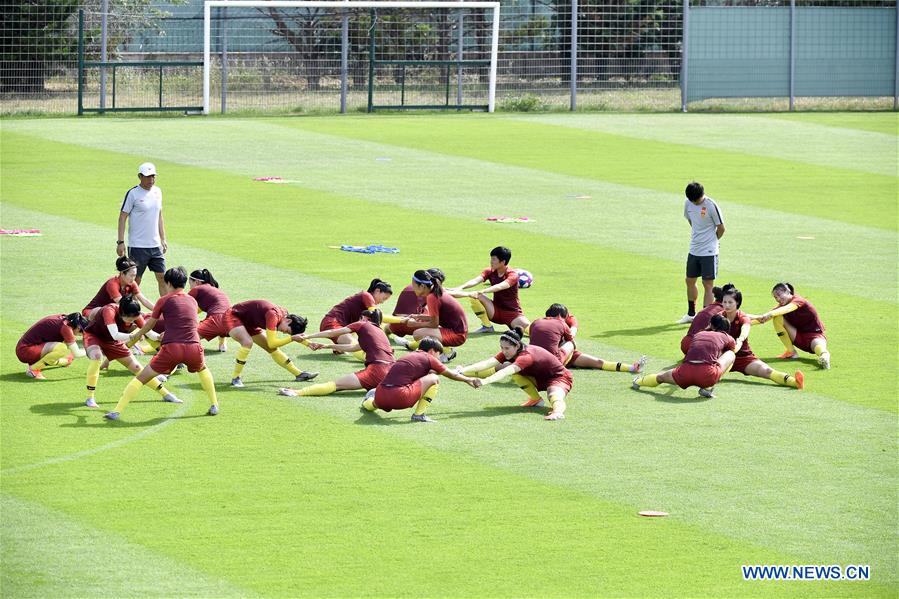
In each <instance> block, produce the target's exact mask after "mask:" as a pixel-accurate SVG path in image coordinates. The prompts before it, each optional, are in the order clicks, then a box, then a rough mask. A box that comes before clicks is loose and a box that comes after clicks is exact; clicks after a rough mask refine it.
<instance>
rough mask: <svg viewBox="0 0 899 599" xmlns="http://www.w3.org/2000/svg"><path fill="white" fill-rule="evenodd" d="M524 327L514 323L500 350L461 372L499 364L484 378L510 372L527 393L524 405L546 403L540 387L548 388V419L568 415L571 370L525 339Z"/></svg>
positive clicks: (501, 340) (491, 380)
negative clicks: (523, 340) (566, 410)
mask: <svg viewBox="0 0 899 599" xmlns="http://www.w3.org/2000/svg"><path fill="white" fill-rule="evenodd" d="M523 336H524V331H522V330H521V328H520V327H515V328H513V329H510V330H508V331H506V332H505V333H503V334H502V335H501V336H500V338H499V349H500V351H499V353H498V354H496V355H495V356H493V357H492V358H487V359H486V360H483V361H481V362H477V363H475V364H472V365H470V366H468V367H465V368H462V369H461V373H462V374H467V375H472V374H478V373H480V372H482V371H484V370H485V369H489V368H499V369H498V370H497V371H496V372H495V373H493V374H491V375H490V376H488V377H487V378H485V379H484V380H482V381H481V384H482V385H489V384H491V383H495V382H497V381H501V380H503V379H504V378H506V377H509V376H511V377H512V380H514V381H515V383H516V384H517V385H518V386H519V387H520V388H521V389H522V390H523V391H524V392H525V393H527V395H528V398H529V399H528V401H526V402H524V403H523V404H521V405H522V406H539V405H541V404H542V403H543V398H542V397H540V393H539V392H540V391H546V396H547V398H548V400H549V405H550V408H551V410H550V412H549V414H547V415H546V416H544V418H545V419H546V420H561V419H563V418H565V408H566V403H565V398H566V397H567V396H568V393H569V392H570V391H571V385H572V382H573V381H572V379H571V373H570V372H568V370H567V369H566V368H565V366H564V365H563V364H562V362H560V361H559V359H558V358H557V357H556V356H554V355H553V354H551V353H550V352H548V351H546V350H545V349H543V348H542V347H538V346H536V345H533V344H531V345H527V344H525V343H523V342H522V340H521V339H522V337H523Z"/></svg>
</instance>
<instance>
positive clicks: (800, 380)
mask: <svg viewBox="0 0 899 599" xmlns="http://www.w3.org/2000/svg"><path fill="white" fill-rule="evenodd" d="M793 378H795V379H796V388H797V389H805V375H804V374H802V371H801V370H797V371H796V374H794V375H793Z"/></svg>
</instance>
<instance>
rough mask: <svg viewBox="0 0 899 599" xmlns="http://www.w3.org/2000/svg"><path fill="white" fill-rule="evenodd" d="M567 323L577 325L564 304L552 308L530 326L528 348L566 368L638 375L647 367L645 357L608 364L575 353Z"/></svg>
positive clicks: (554, 305) (576, 351)
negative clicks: (540, 350) (546, 354)
mask: <svg viewBox="0 0 899 599" xmlns="http://www.w3.org/2000/svg"><path fill="white" fill-rule="evenodd" d="M568 322H574V323H575V324H576V323H577V320H575V319H574V317H573V316H571V315H570V314H569V313H568V308H567V307H565V305H564V304H553V305H551V306H550V307H549V308H548V309H547V310H546V318H538V319H537V320H535V321H534V322H532V323H531V331H530V337H531V345H536V346H538V347H542V348H543V349H545V350H547V351H548V352H550V353H551V354H553V355H554V356H555V357H557V358H558V359H559V361H560V362H562V364H564V365H565V366H566V367H567V368H572V367H573V368H597V369H599V370H608V371H610V372H630V373H631V374H637V373H638V372H640V371H641V370H642V369H643V365H644V364H645V363H646V356H642V357H641V358H640V359H639V360H637V361H636V362H634V363H632V364H628V363H625V362H609V361H607V360H602V359H600V358H596V357H594V356H591V355H588V354H583V353H581V352H579V351H578V350H577V349H575V346H574V333H573V332H572V330H571V327H569V326H568V324H567V323H568Z"/></svg>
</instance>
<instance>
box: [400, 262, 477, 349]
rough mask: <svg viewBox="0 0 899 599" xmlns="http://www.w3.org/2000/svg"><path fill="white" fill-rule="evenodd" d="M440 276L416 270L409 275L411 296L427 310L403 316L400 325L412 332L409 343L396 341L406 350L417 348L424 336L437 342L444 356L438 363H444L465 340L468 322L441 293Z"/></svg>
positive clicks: (457, 304)
mask: <svg viewBox="0 0 899 599" xmlns="http://www.w3.org/2000/svg"><path fill="white" fill-rule="evenodd" d="M442 275H443V273H442V272H440V276H435V274H432V272H431V271H427V270H416V271H415V273H414V274H413V275H412V287H413V289H414V290H415V294H416V295H417V296H419V297H423V298H425V302H426V306H427V309H426V310H425V313H424V314H417V315H412V316H408V317H406V319H405V321H404V324H405V325H406V326H407V327H409V328H411V329H412V337H413V340H412V341H406V340H405V339H398V340H397V342H398V343H400V345H402V346H403V347H405V348H406V349H417V348H418V342H419V341H420V340H421V339H424V338H425V337H433V338H434V339H437V340H438V341H440V343H441V346H442V347H444V349H443V350H442V351H443V352H444V353H442V354H440V361H441V362H443V363H444V364H446V363H447V362H449V361H450V360H452V359H453V358H455V357H456V350H455V349H454V348H456V347H459V346H460V345H462V344H463V343H465V340H466V339H467V338H468V319H467V318H466V317H465V310H463V309H462V306H461V305H460V304H459V302H458V301H457V300H456V298H454V297H453V296H451V295H450V294H449V293H445V292H444V290H443V286H442V282H443V277H442Z"/></svg>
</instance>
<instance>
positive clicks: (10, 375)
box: [0, 368, 131, 385]
mask: <svg viewBox="0 0 899 599" xmlns="http://www.w3.org/2000/svg"><path fill="white" fill-rule="evenodd" d="M61 370H62V368H47V369H46V370H45V371H44V376H46V377H47V378H46V379H43V380H36V379H33V378H31V377H30V376H28V375H27V374H25V371H22V372H7V373H5V374H0V381H3V382H4V383H8V384H13V383H19V384H24V385H49V384H52V383H62V382H64V381H71V380H73V379H83V378H84V376H83V375H79V374H77V373H75V372H72V371H71V370H69V371H67V372H66V373H60V372H59V371H61ZM128 374H129V375H130V374H131V373H130V372H129V373H128Z"/></svg>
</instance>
